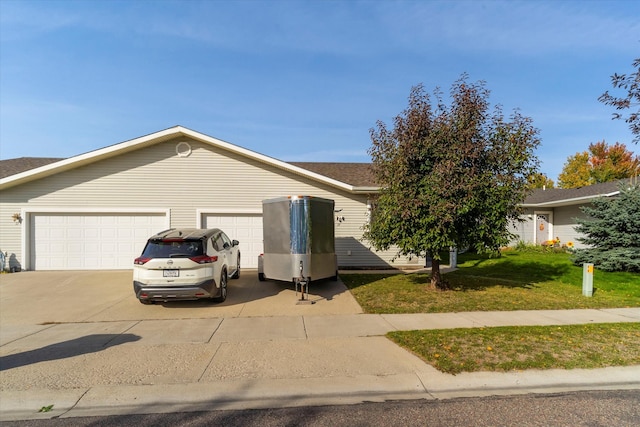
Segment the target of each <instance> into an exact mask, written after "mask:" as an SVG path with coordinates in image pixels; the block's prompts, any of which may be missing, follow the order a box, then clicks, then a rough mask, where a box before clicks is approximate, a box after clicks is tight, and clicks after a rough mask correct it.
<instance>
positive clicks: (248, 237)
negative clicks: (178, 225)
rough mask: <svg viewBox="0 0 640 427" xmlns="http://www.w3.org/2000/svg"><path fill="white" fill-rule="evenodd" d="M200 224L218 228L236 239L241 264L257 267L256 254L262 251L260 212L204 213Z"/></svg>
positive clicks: (247, 266)
mask: <svg viewBox="0 0 640 427" xmlns="http://www.w3.org/2000/svg"><path fill="white" fill-rule="evenodd" d="M202 224H203V227H204V228H220V229H221V230H223V231H224V232H225V233H227V234H228V235H229V237H230V238H231V239H235V240H238V241H239V242H240V253H241V254H242V266H243V267H245V268H258V255H260V254H261V253H262V215H261V214H204V215H203V218H202Z"/></svg>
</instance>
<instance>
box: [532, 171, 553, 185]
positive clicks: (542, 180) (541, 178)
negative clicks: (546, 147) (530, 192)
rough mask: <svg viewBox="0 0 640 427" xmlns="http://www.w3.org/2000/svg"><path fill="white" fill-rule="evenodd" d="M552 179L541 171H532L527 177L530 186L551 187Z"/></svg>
mask: <svg viewBox="0 0 640 427" xmlns="http://www.w3.org/2000/svg"><path fill="white" fill-rule="evenodd" d="M553 185H554V183H553V180H552V179H550V178H549V177H548V176H547V175H545V174H543V173H534V174H533V175H531V176H530V177H529V187H530V188H553Z"/></svg>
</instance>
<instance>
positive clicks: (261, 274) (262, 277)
mask: <svg viewBox="0 0 640 427" xmlns="http://www.w3.org/2000/svg"><path fill="white" fill-rule="evenodd" d="M266 279H267V278H266V277H264V273H258V280H259V281H261V282H264V281H265V280H266Z"/></svg>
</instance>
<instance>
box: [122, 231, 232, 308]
mask: <svg viewBox="0 0 640 427" xmlns="http://www.w3.org/2000/svg"><path fill="white" fill-rule="evenodd" d="M238 244H239V242H238V241H237V240H229V237H227V235H226V234H225V233H224V232H223V231H222V230H219V229H217V228H213V229H207V230H203V229H194V228H189V229H170V230H165V231H161V232H160V233H158V234H156V235H155V236H152V237H150V238H149V240H148V241H147V245H146V246H145V248H144V250H143V251H142V255H140V257H138V258H136V259H135V261H134V263H133V264H134V265H133V290H134V291H135V294H136V297H137V298H138V299H139V300H140V302H141V303H143V304H150V303H152V302H154V301H163V302H167V301H170V300H195V299H201V298H210V299H212V300H214V301H217V302H223V301H224V300H225V299H227V278H228V277H231V278H232V279H237V278H238V277H240V249H239V248H238Z"/></svg>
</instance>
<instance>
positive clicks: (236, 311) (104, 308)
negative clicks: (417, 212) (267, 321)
mask: <svg viewBox="0 0 640 427" xmlns="http://www.w3.org/2000/svg"><path fill="white" fill-rule="evenodd" d="M131 276H132V273H131V271H130V270H119V271H49V272H39V271H37V272H36V271H34V272H22V273H15V274H2V275H0V296H1V298H0V322H1V325H2V328H3V329H5V327H8V326H18V325H20V326H27V325H32V326H36V325H43V324H54V323H77V322H114V321H125V320H147V319H211V318H226V317H252V316H300V315H314V314H318V315H326V314H357V313H361V312H362V309H361V308H360V306H359V305H358V304H357V303H356V301H355V300H354V298H353V297H352V296H351V294H350V293H349V292H348V291H347V289H346V287H345V286H344V284H343V283H342V282H341V281H337V282H331V281H324V282H318V283H312V284H311V286H310V294H309V301H311V302H313V304H306V305H305V304H298V299H299V297H300V294H298V296H296V293H295V290H294V288H293V286H292V285H290V284H288V283H281V282H273V281H266V282H259V281H258V278H257V272H256V271H255V270H253V271H251V270H243V271H242V275H241V277H240V279H237V280H229V295H228V298H227V300H226V301H225V302H224V303H221V304H220V303H212V302H209V301H184V302H169V303H158V304H154V305H148V306H145V305H143V304H140V302H138V300H137V299H136V297H135V295H134V293H133V285H132V279H131ZM7 338H8V337H6V336H4V333H3V336H2V342H3V343H4V342H6V339H7ZM0 344H1V343H0Z"/></svg>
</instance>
